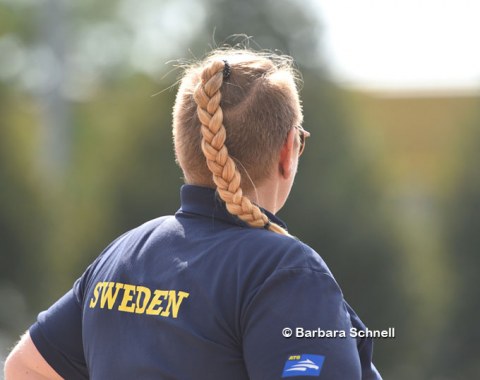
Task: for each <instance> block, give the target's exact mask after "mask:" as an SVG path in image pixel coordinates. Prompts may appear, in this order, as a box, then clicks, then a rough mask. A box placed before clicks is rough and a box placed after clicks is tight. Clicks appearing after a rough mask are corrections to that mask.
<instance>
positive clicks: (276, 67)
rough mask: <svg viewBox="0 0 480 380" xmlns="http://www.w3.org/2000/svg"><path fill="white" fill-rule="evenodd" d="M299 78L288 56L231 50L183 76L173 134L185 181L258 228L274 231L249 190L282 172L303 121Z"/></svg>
mask: <svg viewBox="0 0 480 380" xmlns="http://www.w3.org/2000/svg"><path fill="white" fill-rule="evenodd" d="M297 79H298V77H297V72H296V71H295V69H294V68H293V66H292V60H291V59H290V58H289V57H285V56H278V55H272V54H264V53H258V52H253V51H250V50H244V49H242V50H236V49H228V50H216V51H214V52H212V53H211V54H210V55H209V56H207V57H206V58H205V59H204V60H203V61H201V62H199V63H196V64H193V65H191V66H190V67H188V68H187V69H186V70H185V74H184V76H183V78H182V80H181V84H180V88H179V91H178V94H177V98H176V101H175V106H174V111H173V135H174V143H175V153H176V158H177V162H178V163H179V165H180V167H181V168H182V170H183V173H184V176H185V181H186V182H187V183H190V184H195V185H200V186H207V187H212V188H216V189H217V191H218V192H219V195H220V197H221V198H222V199H223V200H224V201H225V203H226V205H227V209H228V210H229V211H230V212H231V213H232V214H234V215H236V216H238V217H240V218H241V219H242V220H244V221H246V222H247V223H248V224H250V225H251V226H254V227H267V228H269V229H271V228H270V223H269V221H268V218H266V216H265V215H264V214H263V213H262V212H261V210H259V209H258V207H256V206H254V205H252V204H251V202H250V201H249V200H248V198H246V197H245V196H244V194H243V192H251V191H252V189H254V187H255V186H258V185H260V184H262V182H263V181H264V180H266V179H267V178H268V177H269V176H270V175H271V174H272V173H273V172H274V170H278V168H277V164H278V159H279V155H280V150H281V147H282V145H283V143H284V142H285V139H286V137H287V134H288V132H289V131H290V130H291V129H292V128H293V127H295V126H297V125H300V124H301V122H302V111H301V105H300V102H299V97H298V92H297V88H296V80H297ZM252 207H253V209H254V210H252ZM256 209H258V210H256ZM259 213H261V214H262V215H260V214H259ZM277 232H278V231H277Z"/></svg>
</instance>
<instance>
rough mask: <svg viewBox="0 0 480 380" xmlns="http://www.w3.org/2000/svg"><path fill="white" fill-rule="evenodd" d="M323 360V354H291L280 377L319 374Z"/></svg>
mask: <svg viewBox="0 0 480 380" xmlns="http://www.w3.org/2000/svg"><path fill="white" fill-rule="evenodd" d="M324 360H325V356H323V355H309V354H302V355H291V356H290V357H289V358H288V360H287V362H286V363H285V367H284V368H283V373H282V377H293V376H320V371H321V370H322V366H323V362H324Z"/></svg>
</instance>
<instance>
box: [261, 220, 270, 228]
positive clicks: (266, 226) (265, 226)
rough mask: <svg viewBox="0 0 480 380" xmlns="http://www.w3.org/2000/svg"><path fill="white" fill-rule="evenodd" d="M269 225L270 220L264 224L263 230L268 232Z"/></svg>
mask: <svg viewBox="0 0 480 380" xmlns="http://www.w3.org/2000/svg"><path fill="white" fill-rule="evenodd" d="M270 225H271V223H270V219H269V220H268V222H267V223H265V225H264V226H263V228H265V229H266V230H268V229H269V228H270Z"/></svg>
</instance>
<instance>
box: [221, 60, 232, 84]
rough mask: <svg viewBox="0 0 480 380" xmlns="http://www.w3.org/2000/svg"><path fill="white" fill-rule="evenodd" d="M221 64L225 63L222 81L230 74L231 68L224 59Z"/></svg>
mask: <svg viewBox="0 0 480 380" xmlns="http://www.w3.org/2000/svg"><path fill="white" fill-rule="evenodd" d="M223 62H224V63H225V66H223V79H227V78H228V77H229V76H230V74H231V73H232V68H231V67H230V65H229V63H228V62H227V60H226V59H224V60H223Z"/></svg>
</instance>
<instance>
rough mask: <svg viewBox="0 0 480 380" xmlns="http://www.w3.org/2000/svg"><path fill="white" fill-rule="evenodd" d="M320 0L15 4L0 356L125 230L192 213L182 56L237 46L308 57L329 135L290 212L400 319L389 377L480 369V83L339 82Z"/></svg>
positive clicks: (371, 308) (368, 318)
mask: <svg viewBox="0 0 480 380" xmlns="http://www.w3.org/2000/svg"><path fill="white" fill-rule="evenodd" d="M309 4H310V5H311V2H302V1H300V0H298V1H294V0H289V1H283V2H281V6H279V4H278V3H277V2H276V1H273V0H243V1H230V0H195V1H189V0H175V1H174V0H160V1H154V0H145V1H135V0H108V1H102V2H99V1H92V0H84V1H81V2H68V1H54V0H44V1H33V0H31V1H30V0H0V361H2V360H3V359H4V358H5V356H6V355H7V353H8V351H9V348H10V347H11V346H12V344H13V343H14V341H15V340H16V339H17V338H18V336H19V334H21V333H22V332H23V331H24V330H25V329H27V327H28V326H29V325H30V324H31V323H32V322H33V321H34V319H35V317H36V314H37V313H38V312H39V311H41V310H42V309H44V308H46V307H48V306H49V305H50V304H51V303H52V302H54V301H55V300H56V299H57V298H58V297H60V296H61V295H62V294H63V293H65V292H66V291H67V290H68V289H69V288H70V287H71V285H72V283H73V281H74V280H75V279H76V278H77V277H78V276H80V275H81V273H82V272H83V270H84V269H85V267H86V266H87V265H88V264H89V263H90V262H91V261H92V260H93V259H94V258H95V257H96V256H97V255H98V254H99V253H100V252H101V251H102V249H103V248H104V247H105V246H106V245H107V244H108V243H109V242H110V241H111V240H113V239H114V238H115V237H116V236H118V235H119V234H121V233H122V232H124V231H126V230H128V229H130V228H133V227H135V226H136V225H138V224H140V223H142V222H144V221H146V220H148V219H151V218H154V217H157V216H160V215H163V214H171V213H174V212H175V211H176V209H177V208H178V205H179V187H180V185H181V184H182V180H181V171H180V169H179V168H178V167H177V166H176V165H175V163H174V155H173V150H172V141H171V108H172V105H173V101H174V96H175V92H176V81H177V79H178V76H179V75H180V70H178V69H176V65H177V64H178V63H181V62H184V61H185V60H187V61H188V60H192V59H195V58H201V57H202V56H203V55H204V54H205V53H206V52H207V51H208V50H209V49H210V48H211V47H215V46H222V45H223V43H225V42H228V43H229V44H235V43H246V44H250V46H251V47H252V48H268V49H270V50H278V51H280V52H283V53H288V54H291V55H293V56H294V57H295V58H296V60H297V63H298V67H299V69H300V70H301V72H302V73H303V78H304V85H303V88H302V90H301V96H302V99H303V104H304V112H305V123H304V127H305V129H307V130H309V131H310V132H311V133H312V137H311V138H310V139H309V140H308V141H307V149H306V152H305V154H304V156H302V159H301V163H300V169H299V173H298V176H297V180H296V184H295V186H294V188H293V191H292V194H291V196H290V199H289V201H288V202H287V205H286V206H285V208H284V209H283V210H282V211H281V212H280V216H281V217H282V218H283V219H284V220H286V221H287V223H288V224H289V229H290V231H291V232H292V233H293V234H294V235H297V236H298V237H299V238H301V239H302V240H304V241H305V242H306V243H308V244H309V245H311V246H312V247H314V248H315V249H316V250H317V251H318V252H319V253H320V255H322V257H323V258H324V259H325V261H326V262H327V263H328V265H329V266H330V268H331V269H332V271H333V273H334V274H335V276H336V278H337V281H338V282H339V283H340V285H341V287H342V289H343V292H344V295H345V298H346V299H347V300H348V302H349V303H350V304H351V305H352V307H353V308H354V309H355V310H356V311H357V313H358V314H359V315H360V317H361V318H362V319H363V321H364V322H365V323H366V324H367V326H369V327H370V328H372V329H384V328H388V327H395V329H396V338H395V339H385V340H381V339H378V340H376V341H375V352H374V359H375V363H376V365H377V367H378V368H379V369H380V371H381V373H382V374H383V376H384V378H385V379H398V380H400V379H401V380H404V379H410V380H416V379H474V378H477V377H478V373H480V362H479V361H478V356H479V354H480V349H479V348H478V341H479V340H478V338H480V329H478V328H477V327H475V326H476V318H477V316H478V313H479V312H480V298H479V297H478V279H477V278H478V276H477V275H476V274H475V273H477V271H478V267H479V264H480V256H479V255H478V254H477V253H478V247H480V244H479V243H480V234H479V233H478V232H477V229H478V226H479V225H480V217H479V212H480V171H479V169H478V161H476V160H477V159H480V149H479V148H480V128H479V122H480V113H479V107H478V106H479V100H480V96H478V95H475V94H464V95H458V94H454V93H452V94H448V93H447V94H446V93H442V94H435V93H432V94H430V95H425V94H422V95H408V96H407V95H405V94H403V95H398V96H396V95H395V94H389V95H388V96H386V95H385V94H382V93H378V92H372V91H367V90H362V89H352V88H346V87H342V86H340V85H338V84H336V82H335V81H334V80H333V79H332V78H331V77H330V75H329V74H328V71H327V69H326V67H325V56H324V54H325V53H324V50H323V49H322V44H321V41H322V33H323V28H322V19H321V15H318V12H314V11H313V8H311V6H310V5H309ZM237 33H246V34H247V35H249V36H253V38H254V39H253V40H250V41H246V42H245V38H244V37H242V36H233V35H235V34H237ZM178 58H183V60H181V61H173V62H170V63H167V64H165V62H169V61H171V60H176V59H178ZM479 85H480V83H479Z"/></svg>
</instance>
